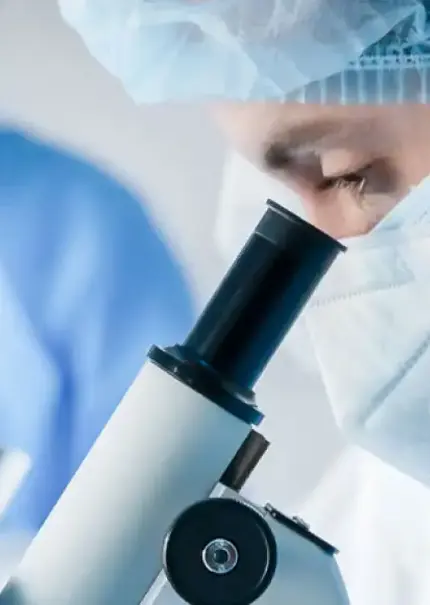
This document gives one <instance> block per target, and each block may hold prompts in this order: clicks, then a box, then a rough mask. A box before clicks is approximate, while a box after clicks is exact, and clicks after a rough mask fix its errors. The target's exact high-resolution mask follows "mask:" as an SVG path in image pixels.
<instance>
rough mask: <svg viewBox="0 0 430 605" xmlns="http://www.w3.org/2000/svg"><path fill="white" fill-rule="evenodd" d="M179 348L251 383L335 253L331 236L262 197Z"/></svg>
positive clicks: (225, 374) (243, 383)
mask: <svg viewBox="0 0 430 605" xmlns="http://www.w3.org/2000/svg"><path fill="white" fill-rule="evenodd" d="M267 206H268V207H267V210H266V212H265V214H264V216H263V217H262V219H261V220H260V222H259V224H258V225H257V227H256V229H255V230H254V232H253V233H252V235H251V237H250V238H249V239H248V241H247V243H246V244H245V246H244V248H243V249H242V252H241V253H240V254H239V256H238V258H237V259H236V261H235V263H234V264H233V266H232V267H231V269H230V270H229V272H228V273H227V275H226V276H225V278H224V279H223V281H222V282H221V284H220V286H219V288H218V289H217V291H216V292H215V294H214V295H213V296H212V298H211V300H210V301H209V303H208V305H207V306H206V309H205V310H204V311H203V313H202V315H201V316H200V319H199V320H198V321H197V323H196V325H195V327H194V328H193V330H192V331H191V333H190V334H189V336H188V338H187V339H186V341H185V343H184V347H185V348H187V349H190V350H192V351H193V353H194V354H196V355H197V356H198V357H199V358H200V359H201V360H202V361H204V362H205V363H206V364H208V365H209V366H211V367H212V368H213V369H214V370H215V371H217V372H218V373H219V374H220V375H222V376H223V378H224V379H226V380H229V381H231V382H232V383H234V384H237V385H239V386H240V387H242V388H244V389H250V390H251V389H252V388H253V386H254V385H255V383H256V382H257V380H258V379H259V378H260V376H261V374H262V372H263V371H264V369H265V367H266V365H267V364H268V362H269V361H270V359H271V357H272V356H273V354H274V353H275V351H276V350H277V348H278V347H279V345H280V344H281V342H282V340H283V339H284V337H285V335H286V334H287V332H288V331H289V329H290V328H291V326H292V325H293V323H294V322H295V320H296V319H297V317H298V315H299V314H300V312H301V311H302V309H303V307H304V306H305V304H306V303H307V301H308V300H309V298H310V296H311V294H312V293H313V291H314V290H315V288H316V286H317V285H318V283H319V282H320V280H321V279H322V277H323V276H324V274H325V273H326V272H327V270H328V269H329V267H330V266H331V264H332V263H333V261H334V260H335V258H336V256H337V255H338V253H339V252H341V251H344V250H345V248H344V246H342V245H341V244H340V243H339V242H338V241H336V240H334V239H333V238H331V237H330V236H328V235H326V234H325V233H323V232H322V231H320V230H319V229H317V228H316V227H313V226H312V225H310V224H308V223H307V222H306V221H304V220H302V219H301V218H299V217H297V216H296V215H294V214H293V213H292V212H289V211H288V210H286V209H285V208H283V207H282V206H280V205H279V204H277V203H276V202H273V201H272V200H268V202H267Z"/></svg>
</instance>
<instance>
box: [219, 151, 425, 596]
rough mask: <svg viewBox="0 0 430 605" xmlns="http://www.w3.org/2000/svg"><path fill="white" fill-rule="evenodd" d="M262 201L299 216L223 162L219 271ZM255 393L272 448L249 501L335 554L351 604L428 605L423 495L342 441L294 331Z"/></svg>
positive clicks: (276, 193)
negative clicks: (289, 517)
mask: <svg viewBox="0 0 430 605" xmlns="http://www.w3.org/2000/svg"><path fill="white" fill-rule="evenodd" d="M267 197H272V198H273V199H276V200H277V201H278V202H280V203H285V204H286V205H288V207H289V208H290V209H292V210H293V211H295V212H297V213H301V208H300V204H299V202H298V200H297V199H296V198H292V197H290V195H289V193H288V192H287V191H286V189H285V188H284V187H282V186H281V185H279V184H278V183H276V182H275V181H274V180H273V179H271V178H268V177H267V176H265V175H263V174H262V173H260V172H258V171H257V170H256V169H255V168H254V167H252V166H251V165H250V164H249V163H248V162H246V161H244V160H243V159H242V158H241V157H240V156H238V155H236V154H232V155H231V156H230V158H229V159H228V160H227V162H226V167H225V173H224V186H223V189H222V192H221V196H220V211H219V220H218V225H217V229H216V238H217V243H218V245H219V247H220V250H221V251H222V253H223V254H224V255H225V258H226V260H227V259H228V262H230V261H231V258H232V257H233V256H234V255H235V254H236V253H237V252H238V250H239V248H240V246H241V245H242V244H243V242H244V240H245V239H246V237H247V236H248V235H249V233H250V232H251V230H252V229H253V227H254V225H255V224H256V221H257V220H258V218H259V217H260V216H261V215H262V212H263V211H264V208H263V206H264V201H265V199H266V198H267ZM269 386H271V389H272V393H270V389H269ZM262 387H263V388H262V391H263V392H262V393H261V394H262V395H263V397H262V398H261V399H260V401H262V402H263V407H264V408H265V411H266V413H267V414H268V421H267V422H268V427H267V428H268V431H265V432H266V433H268V437H269V439H271V441H272V443H273V445H272V448H271V450H269V454H268V455H267V458H266V459H265V460H264V461H263V463H262V465H261V467H260V468H258V469H257V471H256V473H255V476H253V477H252V478H251V480H250V484H249V486H248V488H247V490H248V492H249V495H250V497H251V498H254V499H256V500H261V499H265V498H264V493H268V494H269V499H270V498H271V497H272V494H274V495H276V498H277V501H275V502H273V504H274V505H275V506H278V507H281V508H284V509H285V510H286V512H296V513H298V514H299V515H300V516H301V517H303V518H304V519H305V520H306V521H307V522H308V523H310V525H311V528H312V530H313V531H314V532H315V533H317V534H319V535H321V537H323V538H325V539H326V540H328V541H329V542H331V543H332V544H333V545H334V546H336V547H337V548H338V549H339V550H340V554H339V557H338V560H339V564H340V567H341V571H342V573H343V576H344V579H345V581H346V585H347V588H348V592H349V595H350V599H351V605H427V604H428V603H429V602H430V575H429V573H428V561H429V560H430V490H429V489H428V488H425V487H424V486H423V485H421V484H419V483H417V482H415V481H413V480H412V479H411V478H409V477H407V476H404V475H402V474H400V473H399V472H398V471H396V470H395V469H393V468H391V467H390V466H388V465H386V464H385V463H383V462H382V461H380V460H379V459H377V458H375V457H373V456H371V455H370V454H368V453H366V452H364V451H362V450H360V449H358V448H355V447H351V446H348V445H347V444H345V443H344V442H343V441H342V437H341V436H340V434H339V432H338V431H337V429H336V428H335V425H334V421H333V418H332V416H331V414H330V410H329V404H328V401H327V398H326V396H325V393H324V389H323V386H322V384H321V382H320V381H319V376H318V369H317V365H316V363H315V360H314V358H313V353H312V349H311V347H310V344H309V342H308V341H307V336H306V332H305V330H304V328H303V327H302V326H301V325H300V324H298V325H296V327H295V330H294V333H292V334H291V335H290V336H289V337H288V338H287V339H286V341H285V343H284V344H283V346H282V349H281V351H280V352H279V354H278V356H277V359H275V362H274V363H273V364H271V366H270V367H269V370H268V372H267V375H266V376H265V377H264V378H263V381H262ZM303 408H304V410H303ZM306 415H307V418H305V416H306ZM292 425H293V427H294V430H295V432H296V437H295V438H293V440H291V434H292V432H294V430H293V431H291V426H292ZM294 452H295V453H294ZM285 462H287V464H285ZM429 464H430V461H429ZM262 494H263V497H262ZM292 494H293V497H292ZM266 499H267V498H266Z"/></svg>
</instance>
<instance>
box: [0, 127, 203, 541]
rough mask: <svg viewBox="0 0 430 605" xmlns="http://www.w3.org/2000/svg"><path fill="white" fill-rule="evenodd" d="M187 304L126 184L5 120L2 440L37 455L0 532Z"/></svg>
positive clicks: (177, 326)
mask: <svg viewBox="0 0 430 605" xmlns="http://www.w3.org/2000/svg"><path fill="white" fill-rule="evenodd" d="M192 316H193V311H192V304H191V301H190V297H189V293H188V289H187V286H186V283H185V281H184V278H183V276H182V273H181V270H180V268H179V266H178V265H177V264H176V262H175V260H174V258H173V256H172V254H171V253H170V251H169V249H168V247H167V246H166V244H165V243H164V242H163V239H162V237H161V235H160V233H159V232H158V231H157V229H156V228H155V226H154V225H153V224H152V223H151V221H150V219H149V218H148V216H147V215H145V212H144V210H143V208H142V206H141V204H140V203H139V201H138V200H137V199H136V198H135V197H133V195H131V194H130V193H129V192H128V191H127V190H125V189H124V188H123V187H122V186H121V185H119V184H118V183H117V182H116V181H115V180H113V179H112V178H110V177H108V176H106V174H103V173H102V172H101V171H99V170H97V169H96V168H94V167H93V166H91V165H89V164H88V163H86V162H84V161H81V160H79V159H77V158H75V157H73V156H71V155H67V154H66V153H64V152H62V151H61V150H58V149H55V148H51V147H49V146H47V145H44V144H42V143H40V142H38V141H37V140H34V139H31V138H27V137H26V136H24V135H22V134H20V133H18V132H13V131H6V130H4V131H0V330H1V336H0V447H2V448H6V449H8V448H18V449H20V450H23V451H25V452H27V453H28V454H29V455H30V457H31V459H32V464H33V466H32V469H31V471H30V474H29V476H28V478H27V479H26V480H25V482H24V485H23V487H22V488H21V489H20V490H19V492H18V495H17V496H16V498H15V499H14V501H13V503H12V504H11V506H10V507H9V509H8V510H7V511H6V514H5V515H4V516H3V517H2V518H1V521H0V532H2V531H10V530H15V529H17V530H20V531H29V532H34V531H36V530H37V529H38V528H39V527H40V525H41V524H42V523H43V521H44V520H45V518H46V516H47V515H48V514H49V512H50V510H51V508H52V507H53V505H54V504H55V502H56V501H57V499H58V497H59V496H60V494H61V492H62V491H63V489H64V487H65V486H66V485H67V483H68V482H69V480H70V478H71V477H72V475H73V473H74V472H75V471H76V469H77V467H78V466H79V464H80V463H81V461H82V459H83V458H84V456H85V455H86V454H87V452H88V450H89V449H90V447H91V445H92V444H93V442H94V440H95V439H96V437H97V436H98V434H99V432H100V431H101V429H102V428H103V426H104V425H105V424H106V422H107V420H108V419H109V417H110V415H111V414H112V412H113V411H114V409H115V407H116V405H117V404H118V402H119V401H120V400H121V398H122V396H123V394H124V392H125V391H126V389H127V388H128V386H129V385H130V383H131V382H132V381H133V379H134V377H135V375H136V374H137V372H138V370H139V368H140V366H141V365H142V364H143V362H144V360H145V355H146V352H147V349H148V347H149V346H150V345H151V344H152V343H158V344H161V345H163V344H172V343H174V342H175V341H178V340H180V339H181V338H183V337H184V335H185V334H186V332H187V330H188V329H189V327H190V326H191V323H192ZM118 487H119V488H120V486H118Z"/></svg>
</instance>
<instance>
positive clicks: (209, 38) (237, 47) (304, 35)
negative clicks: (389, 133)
mask: <svg viewBox="0 0 430 605" xmlns="http://www.w3.org/2000/svg"><path fill="white" fill-rule="evenodd" d="M59 5H60V9H61V12H62V15H63V17H64V19H65V20H66V21H67V22H68V23H69V24H70V25H71V26H72V27H73V28H75V29H76V30H77V31H78V33H79V34H80V35H81V36H82V38H83V40H84V41H85V43H86V45H87V47H88V49H89V50H90V52H91V53H92V54H93V55H94V57H95V58H96V59H98V60H99V61H100V62H101V63H102V64H103V65H104V66H105V67H106V68H107V69H108V70H109V71H110V72H111V73H112V74H114V75H115V76H117V77H118V78H119V79H120V80H121V82H122V83H123V85H124V87H125V89H126V90H127V92H128V93H129V94H130V95H131V96H132V97H133V99H134V100H135V101H136V102H138V103H158V102H164V101H169V100H170V101H172V100H173V101H175V100H177V101H186V100H191V101H198V100H202V99H205V98H213V99H216V98H224V99H237V100H242V101H245V100H268V99H271V100H278V101H279V100H286V99H294V100H299V101H304V102H340V103H348V102H373V101H374V100H376V101H378V102H382V101H384V102H385V101H397V102H398V101H403V100H408V98H409V97H411V99H412V100H415V99H417V100H419V101H421V100H423V99H424V98H427V96H426V95H427V90H426V78H427V70H428V67H429V65H430V52H429V50H430V44H429V38H430V33H429V27H428V21H427V7H426V5H428V1H427V0H424V1H420V0H264V1H262V0H59ZM365 51H366V52H365ZM340 72H341V75H340ZM333 74H338V76H337V77H335V78H334V79H333V78H332V79H330V76H332V75H333ZM327 78H328V79H327ZM315 82H318V83H319V84H318V85H312V83H315ZM369 87H370V89H371V92H369Z"/></svg>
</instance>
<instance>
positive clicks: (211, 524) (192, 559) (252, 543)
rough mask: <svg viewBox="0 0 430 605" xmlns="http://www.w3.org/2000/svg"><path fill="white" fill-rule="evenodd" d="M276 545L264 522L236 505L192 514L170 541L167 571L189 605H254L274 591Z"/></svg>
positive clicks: (214, 504) (215, 503) (221, 503)
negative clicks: (271, 584) (265, 593)
mask: <svg viewBox="0 0 430 605" xmlns="http://www.w3.org/2000/svg"><path fill="white" fill-rule="evenodd" d="M276 562H277V551H276V540H275V537H274V536H273V533H272V530H271V529H270V527H269V525H268V523H267V522H266V521H265V519H264V518H263V516H262V515H261V514H260V513H259V512H257V511H256V510H254V509H253V508H251V507H249V506H247V505H245V504H242V503H241V502H238V501H236V500H231V499H227V498H211V499H209V500H204V501H202V502H198V503H197V504H194V505H193V506H191V507H190V508H188V509H186V510H185V511H184V512H183V513H181V515H180V516H179V517H178V518H177V519H176V521H175V522H174V523H173V525H172V527H171V529H170V531H169V533H168V534H167V536H166V539H165V543H164V552H163V566H164V570H165V573H166V575H167V578H168V580H169V582H170V584H171V585H172V587H173V588H174V590H175V591H176V593H177V594H178V595H179V596H180V597H181V599H183V600H184V601H185V602H186V603H188V604H189V605H249V604H250V603H253V602H254V601H255V600H256V599H258V598H259V597H260V596H261V595H262V594H263V593H264V592H265V590H266V589H267V588H268V586H269V585H270V583H271V581H272V579H273V575H274V573H275V569H276Z"/></svg>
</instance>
